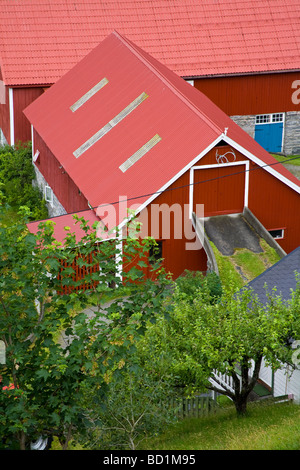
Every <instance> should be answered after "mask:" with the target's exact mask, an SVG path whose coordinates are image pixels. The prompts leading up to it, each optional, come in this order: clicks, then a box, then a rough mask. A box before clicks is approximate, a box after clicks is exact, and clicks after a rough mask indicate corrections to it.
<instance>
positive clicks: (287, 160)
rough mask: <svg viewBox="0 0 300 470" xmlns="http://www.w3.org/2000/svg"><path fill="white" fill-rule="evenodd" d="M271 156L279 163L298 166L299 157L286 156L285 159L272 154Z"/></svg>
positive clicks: (299, 162) (299, 164)
mask: <svg viewBox="0 0 300 470" xmlns="http://www.w3.org/2000/svg"><path fill="white" fill-rule="evenodd" d="M272 156H273V157H274V158H275V159H276V160H277V161H278V162H280V163H286V164H289V165H297V166H300V155H287V156H286V157H285V156H283V155H277V154H275V153H272Z"/></svg>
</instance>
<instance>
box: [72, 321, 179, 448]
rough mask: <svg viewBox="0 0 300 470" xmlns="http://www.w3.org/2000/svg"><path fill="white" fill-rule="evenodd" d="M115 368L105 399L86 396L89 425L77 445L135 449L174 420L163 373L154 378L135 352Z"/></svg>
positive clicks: (166, 378)
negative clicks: (116, 369) (79, 443)
mask: <svg viewBox="0 0 300 470" xmlns="http://www.w3.org/2000/svg"><path fill="white" fill-rule="evenodd" d="M132 319H133V318H132ZM136 320H137V317H136V318H135V320H134V321H136ZM130 323H131V321H129V323H128V324H129V325H130ZM122 328H123V327H122ZM118 369H119V370H118V371H117V372H115V373H114V374H113V375H112V376H111V377H110V382H109V385H108V387H107V393H106V396H105V397H103V396H102V395H101V396H100V397H99V396H98V394H97V391H93V392H92V393H91V392H90V391H88V393H87V394H86V396H87V397H88V402H87V403H86V404H85V405H86V406H85V410H86V419H87V420H88V423H89V426H88V427H87V429H88V432H87V434H86V435H85V436H84V438H83V436H81V439H80V442H83V443H84V444H85V445H86V446H87V447H88V448H89V449H91V448H95V449H108V448H112V449H125V450H128V449H129V450H136V449H138V448H139V447H140V444H141V442H142V441H143V440H144V439H145V438H149V437H151V436H153V435H157V433H159V432H161V431H162V429H163V428H164V426H166V425H169V424H170V423H172V422H174V420H175V412H174V409H172V408H171V407H170V399H171V397H172V396H173V391H172V388H171V387H170V383H169V382H168V376H167V374H165V375H164V376H163V377H157V376H156V375H155V374H153V373H152V372H151V370H150V369H149V363H147V366H146V367H144V365H142V362H141V360H140V357H139V354H138V351H137V350H135V351H134V352H133V354H131V355H130V357H128V358H127V360H126V361H124V360H121V361H120V363H119V365H118Z"/></svg>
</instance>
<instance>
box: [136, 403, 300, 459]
mask: <svg viewBox="0 0 300 470" xmlns="http://www.w3.org/2000/svg"><path fill="white" fill-rule="evenodd" d="M143 448H144V449H146V450H300V406H299V405H296V404H293V403H280V404H279V403H278V404H266V402H263V401H262V402H256V403H255V404H254V403H250V404H249V405H248V414H247V416H246V417H243V418H238V417H237V415H236V412H235V409H234V407H233V406H231V405H230V406H228V407H227V408H224V409H222V410H221V411H218V412H217V413H216V414H214V415H211V416H207V417H203V418H193V419H184V420H182V421H179V422H178V423H177V424H176V425H174V426H172V427H170V429H168V430H167V431H166V432H165V434H164V435H162V436H160V437H157V438H155V439H152V440H149V441H147V442H144V446H143Z"/></svg>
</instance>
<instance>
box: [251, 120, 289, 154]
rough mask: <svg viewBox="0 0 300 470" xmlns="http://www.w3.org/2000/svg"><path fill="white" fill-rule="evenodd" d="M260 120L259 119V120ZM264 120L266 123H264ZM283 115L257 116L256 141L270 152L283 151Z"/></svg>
mask: <svg viewBox="0 0 300 470" xmlns="http://www.w3.org/2000/svg"><path fill="white" fill-rule="evenodd" d="M258 118H259V119H258ZM263 119H264V120H265V122H263ZM282 134H283V114H282V113H280V114H267V115H260V116H256V124H255V140H256V142H258V143H259V144H260V145H261V146H262V147H263V148H264V149H265V150H267V151H268V152H274V153H277V152H281V151H282Z"/></svg>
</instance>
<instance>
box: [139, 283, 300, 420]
mask: <svg viewBox="0 0 300 470" xmlns="http://www.w3.org/2000/svg"><path fill="white" fill-rule="evenodd" d="M299 306H300V290H299V289H297V290H296V291H295V292H294V293H293V295H292V297H291V299H290V300H289V301H287V302H284V301H283V300H282V299H281V297H280V296H279V295H277V294H276V291H275V290H274V291H272V292H270V293H268V302H267V304H266V305H265V306H264V305H262V304H261V303H260V302H259V301H258V299H257V298H256V296H255V295H254V294H253V292H252V291H251V289H248V288H244V289H242V290H241V291H239V292H238V293H236V292H235V291H234V289H228V290H226V291H225V292H224V293H223V295H222V297H221V298H220V299H219V301H218V302H212V298H211V294H210V292H209V289H208V287H207V286H206V288H202V289H201V290H199V292H198V295H197V296H195V298H194V300H193V302H190V301H189V299H187V298H186V296H185V295H182V294H181V293H180V292H178V291H177V292H176V293H175V297H174V309H173V310H172V311H169V313H168V317H165V316H162V317H161V318H160V319H159V320H158V321H157V322H156V324H155V325H152V326H149V328H148V330H147V333H146V336H145V344H146V345H147V346H145V347H147V348H148V351H149V355H150V354H152V358H153V365H154V363H155V362H154V354H153V352H152V351H155V355H156V357H157V358H158V359H157V360H156V363H155V365H156V368H157V370H158V371H159V367H160V359H159V357H160V356H159V352H160V353H161V352H162V351H163V354H164V356H165V357H166V356H167V357H168V358H169V361H170V369H171V370H172V373H173V377H174V383H175V384H177V385H181V386H184V387H185V388H186V389H187V391H188V392H191V391H192V390H201V389H203V388H207V389H210V390H215V391H217V392H218V393H220V394H223V395H227V396H228V397H229V398H230V399H231V400H232V401H233V403H234V405H235V407H236V411H237V413H238V414H239V415H243V414H245V413H246V409H247V400H248V398H249V394H250V393H251V391H252V390H253V388H254V386H255V384H256V382H257V379H258V376H259V371H260V366H261V363H262V359H263V358H264V359H265V361H266V363H267V364H269V365H270V366H271V367H272V368H273V369H274V370H276V369H278V368H280V367H281V366H282V363H286V362H290V363H291V362H292V361H291V357H292V353H293V351H292V349H291V348H290V347H289V346H288V339H289V338H291V337H292V338H294V339H295V338H297V337H299V315H298V312H299ZM218 373H220V374H226V375H227V376H229V377H231V378H232V383H233V387H232V388H231V387H229V386H226V385H225V386H224V385H223V386H222V383H221V381H220V379H219V375H218ZM212 377H213V378H214V383H212V382H211V381H210V380H209V379H210V378H212Z"/></svg>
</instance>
